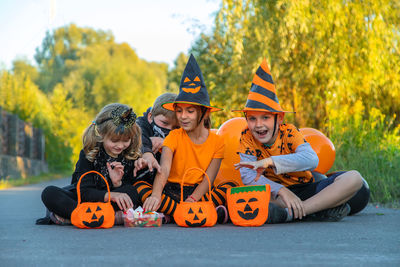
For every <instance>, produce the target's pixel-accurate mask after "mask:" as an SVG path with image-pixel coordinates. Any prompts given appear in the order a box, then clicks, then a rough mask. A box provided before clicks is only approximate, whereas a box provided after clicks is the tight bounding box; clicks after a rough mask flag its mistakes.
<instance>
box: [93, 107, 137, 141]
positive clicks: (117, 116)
mask: <svg viewBox="0 0 400 267" xmlns="http://www.w3.org/2000/svg"><path fill="white" fill-rule="evenodd" d="M109 120H112V122H113V123H114V125H115V126H117V129H115V133H117V134H123V133H124V131H125V129H128V128H130V127H131V126H132V125H133V124H134V123H135V122H136V114H135V112H133V110H132V109H131V108H130V109H126V108H124V107H117V108H115V109H114V110H112V111H111V117H110V118H106V119H104V120H102V121H101V122H99V123H97V125H100V124H102V123H104V122H106V121H109Z"/></svg>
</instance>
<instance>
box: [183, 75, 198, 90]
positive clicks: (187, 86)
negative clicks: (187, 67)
mask: <svg viewBox="0 0 400 267" xmlns="http://www.w3.org/2000/svg"><path fill="white" fill-rule="evenodd" d="M200 88H201V81H200V78H199V76H196V77H195V78H194V79H193V80H191V79H190V78H189V77H185V79H184V80H183V86H182V90H183V91H185V92H186V93H192V94H195V93H197V92H198V91H199V90H200Z"/></svg>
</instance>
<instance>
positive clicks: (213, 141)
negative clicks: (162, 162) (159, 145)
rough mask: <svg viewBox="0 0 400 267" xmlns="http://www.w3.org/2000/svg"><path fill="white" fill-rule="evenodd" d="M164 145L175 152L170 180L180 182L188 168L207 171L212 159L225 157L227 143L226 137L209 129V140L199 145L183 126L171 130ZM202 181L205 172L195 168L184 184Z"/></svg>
mask: <svg viewBox="0 0 400 267" xmlns="http://www.w3.org/2000/svg"><path fill="white" fill-rule="evenodd" d="M163 146H166V147H168V148H170V149H171V150H172V153H173V159H172V164H171V170H170V172H169V177H168V182H170V183H180V182H181V181H182V177H183V175H184V174H185V171H186V170H187V169H189V168H192V167H197V168H200V169H202V170H204V171H206V170H207V169H208V166H209V165H210V163H211V160H212V159H221V158H223V157H224V146H225V145H224V139H223V138H222V137H221V136H219V135H216V134H215V133H213V132H211V131H208V138H207V140H206V141H205V142H204V143H203V144H200V145H197V144H195V143H193V142H192V140H190V137H189V136H188V135H187V133H186V131H185V130H183V129H182V128H181V129H176V130H173V131H171V132H170V133H169V135H168V136H167V137H166V138H165V140H164V143H163ZM201 181H203V173H201V172H199V171H194V170H193V171H189V173H188V174H187V175H186V177H185V182H184V184H185V185H194V184H199V183H201Z"/></svg>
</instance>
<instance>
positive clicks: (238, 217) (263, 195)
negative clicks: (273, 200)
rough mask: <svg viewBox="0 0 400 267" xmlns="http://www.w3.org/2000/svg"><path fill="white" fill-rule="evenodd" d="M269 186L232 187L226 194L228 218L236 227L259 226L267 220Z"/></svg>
mask: <svg viewBox="0 0 400 267" xmlns="http://www.w3.org/2000/svg"><path fill="white" fill-rule="evenodd" d="M270 193H271V187H270V186H269V185H249V186H239V187H232V188H229V189H228V192H227V203H228V210H229V216H230V218H231V220H232V223H233V224H235V225H238V226H260V225H263V224H264V223H265V222H266V221H267V219H268V204H269V200H270Z"/></svg>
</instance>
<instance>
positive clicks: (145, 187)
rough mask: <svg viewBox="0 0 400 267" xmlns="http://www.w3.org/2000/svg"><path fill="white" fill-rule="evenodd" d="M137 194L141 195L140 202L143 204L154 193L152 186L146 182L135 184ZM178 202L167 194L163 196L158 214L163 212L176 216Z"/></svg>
mask: <svg viewBox="0 0 400 267" xmlns="http://www.w3.org/2000/svg"><path fill="white" fill-rule="evenodd" d="M134 185H135V187H136V189H137V192H138V194H139V200H140V201H141V202H142V203H143V202H144V201H145V200H146V198H148V197H149V196H150V195H151V193H152V186H151V185H150V184H149V183H147V182H145V181H138V182H136V183H135V184H134ZM177 204H178V202H176V201H175V200H174V199H173V198H171V197H170V196H168V195H166V194H164V193H163V194H162V195H161V205H160V208H159V209H158V212H162V213H164V214H167V215H171V216H173V215H174V212H175V209H176V206H177Z"/></svg>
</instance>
